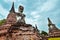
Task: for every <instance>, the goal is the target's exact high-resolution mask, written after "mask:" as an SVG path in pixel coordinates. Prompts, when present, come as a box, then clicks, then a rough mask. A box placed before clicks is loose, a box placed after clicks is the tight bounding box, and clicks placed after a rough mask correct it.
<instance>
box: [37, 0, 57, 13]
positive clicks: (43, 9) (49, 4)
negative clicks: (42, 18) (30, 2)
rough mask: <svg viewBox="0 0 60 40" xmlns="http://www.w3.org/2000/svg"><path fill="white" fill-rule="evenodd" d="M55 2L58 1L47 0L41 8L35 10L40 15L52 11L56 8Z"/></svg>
mask: <svg viewBox="0 0 60 40" xmlns="http://www.w3.org/2000/svg"><path fill="white" fill-rule="evenodd" d="M57 1H58V0H47V1H46V2H44V3H43V4H42V6H41V7H38V8H37V10H40V13H41V12H46V11H50V10H53V9H54V8H55V6H56V3H57Z"/></svg>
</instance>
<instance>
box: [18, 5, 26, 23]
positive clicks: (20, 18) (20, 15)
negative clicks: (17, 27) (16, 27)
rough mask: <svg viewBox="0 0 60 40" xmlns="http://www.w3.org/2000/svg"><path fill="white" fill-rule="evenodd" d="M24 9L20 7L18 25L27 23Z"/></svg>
mask: <svg viewBox="0 0 60 40" xmlns="http://www.w3.org/2000/svg"><path fill="white" fill-rule="evenodd" d="M23 10H24V7H23V6H19V9H18V13H17V22H18V23H25V15H24V14H23Z"/></svg>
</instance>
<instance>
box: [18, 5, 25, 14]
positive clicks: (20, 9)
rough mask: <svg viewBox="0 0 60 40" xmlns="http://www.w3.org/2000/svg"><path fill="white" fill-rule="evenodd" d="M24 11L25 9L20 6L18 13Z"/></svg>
mask: <svg viewBox="0 0 60 40" xmlns="http://www.w3.org/2000/svg"><path fill="white" fill-rule="evenodd" d="M23 10H24V7H23V6H21V5H20V6H19V9H18V11H19V12H20V13H22V12H23Z"/></svg>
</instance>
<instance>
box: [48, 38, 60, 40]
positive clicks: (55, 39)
mask: <svg viewBox="0 0 60 40" xmlns="http://www.w3.org/2000/svg"><path fill="white" fill-rule="evenodd" d="M48 40H60V38H48Z"/></svg>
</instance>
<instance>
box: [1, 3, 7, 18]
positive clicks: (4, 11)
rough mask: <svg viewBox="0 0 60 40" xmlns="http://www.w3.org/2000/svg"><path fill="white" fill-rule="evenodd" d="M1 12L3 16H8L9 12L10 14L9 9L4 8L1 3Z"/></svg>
mask: <svg viewBox="0 0 60 40" xmlns="http://www.w3.org/2000/svg"><path fill="white" fill-rule="evenodd" d="M0 14H1V15H2V16H3V17H2V18H6V16H7V14H8V10H6V9H5V8H3V6H2V5H1V4H0Z"/></svg>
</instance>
